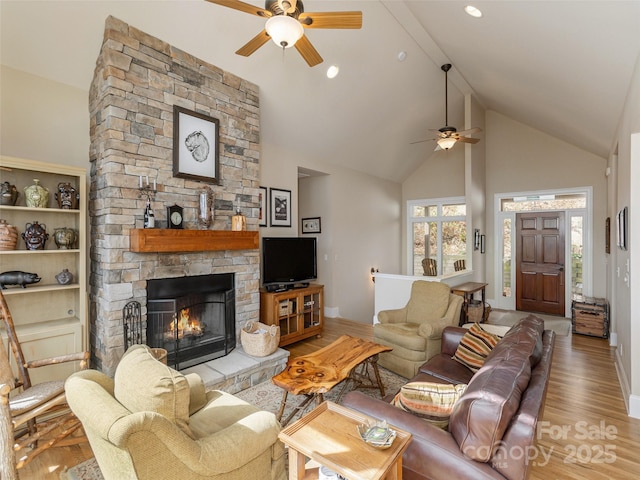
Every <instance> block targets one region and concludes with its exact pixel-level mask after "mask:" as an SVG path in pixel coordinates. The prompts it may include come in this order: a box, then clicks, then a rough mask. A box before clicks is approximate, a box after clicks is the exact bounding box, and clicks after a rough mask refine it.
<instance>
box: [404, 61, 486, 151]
mask: <svg viewBox="0 0 640 480" xmlns="http://www.w3.org/2000/svg"><path fill="white" fill-rule="evenodd" d="M440 68H441V69H442V70H443V71H444V125H445V126H444V127H442V128H440V129H438V130H433V129H429V131H431V132H434V133H435V134H436V138H430V139H428V140H420V141H417V142H411V143H412V144H414V143H422V142H428V141H431V140H436V143H437V144H438V145H436V148H435V149H436V150H449V149H450V148H451V147H453V146H454V145H455V144H456V143H457V142H463V143H478V142H479V141H480V139H478V138H468V137H467V135H471V134H474V133H480V132H481V131H482V129H480V128H478V127H474V128H470V129H469V130H462V131H461V132H458V130H457V129H456V127H451V126H449V104H448V98H447V97H448V93H449V91H448V81H447V80H448V78H447V73H448V72H449V70H451V64H450V63H445V64H444V65H442V67H440Z"/></svg>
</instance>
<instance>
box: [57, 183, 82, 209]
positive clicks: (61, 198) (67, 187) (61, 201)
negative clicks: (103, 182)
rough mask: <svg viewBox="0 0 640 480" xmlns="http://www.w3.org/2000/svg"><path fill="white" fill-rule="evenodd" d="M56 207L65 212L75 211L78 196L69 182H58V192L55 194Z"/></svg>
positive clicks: (78, 199)
mask: <svg viewBox="0 0 640 480" xmlns="http://www.w3.org/2000/svg"><path fill="white" fill-rule="evenodd" d="M55 197H56V200H57V201H58V207H59V208H63V209H66V210H77V208H78V203H79V201H80V194H79V193H78V192H77V190H76V189H75V187H74V186H73V185H71V184H70V183H69V182H60V183H59V184H58V191H57V192H56V194H55Z"/></svg>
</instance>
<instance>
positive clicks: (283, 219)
mask: <svg viewBox="0 0 640 480" xmlns="http://www.w3.org/2000/svg"><path fill="white" fill-rule="evenodd" d="M269 218H270V219H271V226H272V227H290V226H291V190H282V189H280V188H270V189H269Z"/></svg>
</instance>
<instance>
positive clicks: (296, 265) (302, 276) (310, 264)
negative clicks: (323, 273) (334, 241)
mask: <svg viewBox="0 0 640 480" xmlns="http://www.w3.org/2000/svg"><path fill="white" fill-rule="evenodd" d="M316 249H317V245H316V238H315V237H308V238H305V237H263V239H262V284H263V285H264V286H265V287H269V286H272V287H273V286H275V287H276V288H283V289H284V288H290V287H291V286H293V285H295V284H297V283H302V284H306V283H307V282H308V281H309V280H315V279H316V278H318V263H317V257H316Z"/></svg>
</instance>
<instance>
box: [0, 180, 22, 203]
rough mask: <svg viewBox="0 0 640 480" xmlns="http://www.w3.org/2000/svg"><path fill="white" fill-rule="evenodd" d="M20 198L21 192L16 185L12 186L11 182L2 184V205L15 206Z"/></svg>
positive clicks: (0, 200) (0, 187)
mask: <svg viewBox="0 0 640 480" xmlns="http://www.w3.org/2000/svg"><path fill="white" fill-rule="evenodd" d="M19 196H20V192H18V189H17V188H16V186H15V185H11V184H10V183H9V182H2V183H1V184H0V204H2V205H11V206H14V205H15V204H16V203H17V201H18V197H19Z"/></svg>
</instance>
